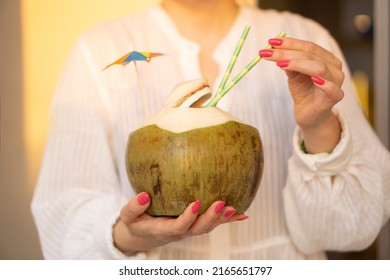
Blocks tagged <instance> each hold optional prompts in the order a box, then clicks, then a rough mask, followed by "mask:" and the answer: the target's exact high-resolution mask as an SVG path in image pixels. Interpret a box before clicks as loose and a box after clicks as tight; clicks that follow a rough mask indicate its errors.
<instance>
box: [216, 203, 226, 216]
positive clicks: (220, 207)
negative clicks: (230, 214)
mask: <svg viewBox="0 0 390 280" xmlns="http://www.w3.org/2000/svg"><path fill="white" fill-rule="evenodd" d="M223 207H225V202H223V201H221V202H219V203H218V204H217V205H216V206H215V213H216V214H219V213H221V211H222V209H223Z"/></svg>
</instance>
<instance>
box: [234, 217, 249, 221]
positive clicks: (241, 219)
mask: <svg viewBox="0 0 390 280" xmlns="http://www.w3.org/2000/svg"><path fill="white" fill-rule="evenodd" d="M248 218H249V217H248V216H245V217H242V218H239V219H237V221H244V220H246V219H248Z"/></svg>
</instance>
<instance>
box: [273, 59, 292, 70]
mask: <svg viewBox="0 0 390 280" xmlns="http://www.w3.org/2000/svg"><path fill="white" fill-rule="evenodd" d="M289 63H290V61H288V60H280V61H278V62H276V65H277V66H279V67H280V68H284V67H287V66H288V64H289Z"/></svg>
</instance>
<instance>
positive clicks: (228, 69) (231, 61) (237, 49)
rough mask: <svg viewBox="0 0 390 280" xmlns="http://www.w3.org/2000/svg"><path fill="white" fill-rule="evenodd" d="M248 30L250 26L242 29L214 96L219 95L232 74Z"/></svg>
mask: <svg viewBox="0 0 390 280" xmlns="http://www.w3.org/2000/svg"><path fill="white" fill-rule="evenodd" d="M249 30H250V26H248V25H246V26H245V27H244V31H242V34H241V37H240V40H239V41H238V44H237V46H236V48H235V50H234V53H233V55H232V57H231V59H230V62H229V65H228V67H227V68H226V71H225V74H224V75H223V78H222V80H221V83H220V84H219V87H218V90H217V93H216V95H218V94H220V92H221V91H222V90H223V89H224V87H225V85H226V82H227V80H228V79H229V76H230V73H231V72H232V69H233V67H234V64H235V63H236V60H237V57H238V55H239V54H240V51H241V48H242V46H243V45H244V42H245V39H246V36H247V35H248V33H249Z"/></svg>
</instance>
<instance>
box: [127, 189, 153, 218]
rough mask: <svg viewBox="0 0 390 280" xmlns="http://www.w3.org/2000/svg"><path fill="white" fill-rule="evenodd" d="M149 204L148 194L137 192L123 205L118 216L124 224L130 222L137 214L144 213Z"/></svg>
mask: <svg viewBox="0 0 390 280" xmlns="http://www.w3.org/2000/svg"><path fill="white" fill-rule="evenodd" d="M149 204H150V197H149V194H148V193H146V192H142V193H139V194H138V195H137V196H136V197H134V198H133V199H131V200H130V201H129V202H128V203H127V204H126V205H125V206H123V208H122V210H121V213H120V218H121V220H122V222H123V223H125V224H126V225H129V224H131V223H132V222H134V220H136V219H137V218H138V217H139V216H141V215H142V214H144V213H145V211H146V209H148V207H149Z"/></svg>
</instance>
